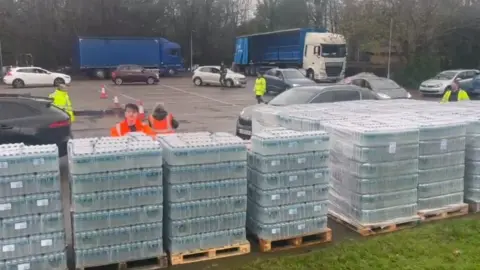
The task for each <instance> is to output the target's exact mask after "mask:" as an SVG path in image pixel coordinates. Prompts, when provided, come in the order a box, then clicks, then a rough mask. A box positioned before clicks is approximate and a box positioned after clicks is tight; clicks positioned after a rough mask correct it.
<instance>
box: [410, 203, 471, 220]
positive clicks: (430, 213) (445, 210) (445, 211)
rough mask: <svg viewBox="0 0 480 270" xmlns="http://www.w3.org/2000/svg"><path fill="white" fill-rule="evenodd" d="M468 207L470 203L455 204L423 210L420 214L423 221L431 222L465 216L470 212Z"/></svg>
mask: <svg viewBox="0 0 480 270" xmlns="http://www.w3.org/2000/svg"><path fill="white" fill-rule="evenodd" d="M468 207H469V205H468V204H466V203H460V204H453V205H449V206H446V207H442V208H438V209H428V210H421V211H418V215H419V216H420V217H421V218H422V222H429V221H434V220H441V219H446V218H453V217H458V216H464V215H466V214H468Z"/></svg>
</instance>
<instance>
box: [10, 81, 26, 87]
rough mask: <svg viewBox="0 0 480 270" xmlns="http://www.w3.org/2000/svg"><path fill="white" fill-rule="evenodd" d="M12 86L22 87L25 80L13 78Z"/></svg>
mask: <svg viewBox="0 0 480 270" xmlns="http://www.w3.org/2000/svg"><path fill="white" fill-rule="evenodd" d="M12 86H13V88H22V87H24V86H25V82H23V80H21V79H15V80H14V81H13V82H12Z"/></svg>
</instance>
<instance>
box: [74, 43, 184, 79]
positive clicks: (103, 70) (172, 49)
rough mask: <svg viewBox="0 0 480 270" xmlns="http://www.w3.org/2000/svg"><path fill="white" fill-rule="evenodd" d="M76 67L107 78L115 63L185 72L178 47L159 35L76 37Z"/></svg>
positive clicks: (116, 64)
mask: <svg viewBox="0 0 480 270" xmlns="http://www.w3.org/2000/svg"><path fill="white" fill-rule="evenodd" d="M75 60H76V66H77V68H78V69H79V70H81V71H83V72H85V73H87V74H88V75H90V76H94V77H97V78H107V77H108V76H110V74H111V72H112V71H113V70H115V68H116V67H117V66H118V65H126V64H130V65H133V64H135V65H140V66H143V67H144V68H148V69H158V70H159V73H160V75H165V74H168V75H174V74H176V73H178V72H182V71H185V68H184V65H183V58H182V56H181V47H180V45H179V44H177V43H174V42H171V41H169V40H167V39H165V38H161V37H78V43H77V58H76V59H75Z"/></svg>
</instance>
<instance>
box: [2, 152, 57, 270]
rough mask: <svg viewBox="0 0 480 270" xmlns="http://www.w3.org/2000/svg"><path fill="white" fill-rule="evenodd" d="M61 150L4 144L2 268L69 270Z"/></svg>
mask: <svg viewBox="0 0 480 270" xmlns="http://www.w3.org/2000/svg"><path fill="white" fill-rule="evenodd" d="M59 168H60V167H59V161H58V148H57V146H56V145H42V146H26V145H23V144H4V145H0V223H1V224H0V246H1V250H0V269H19V270H27V269H35V270H65V269H66V255H65V246H66V245H65V228H64V223H63V214H62V201H61V195H60V171H59Z"/></svg>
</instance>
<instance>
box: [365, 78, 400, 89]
mask: <svg viewBox="0 0 480 270" xmlns="http://www.w3.org/2000/svg"><path fill="white" fill-rule="evenodd" d="M368 83H369V84H370V85H371V86H372V89H373V90H377V89H378V90H390V89H399V88H402V87H401V86H400V85H398V84H397V83H396V82H394V81H392V80H388V79H383V80H378V79H373V80H368Z"/></svg>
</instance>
